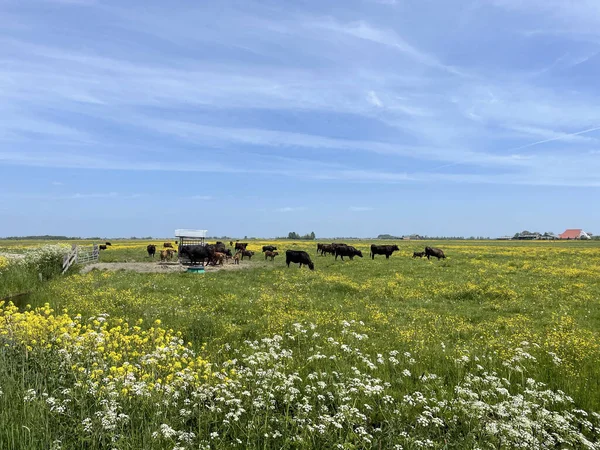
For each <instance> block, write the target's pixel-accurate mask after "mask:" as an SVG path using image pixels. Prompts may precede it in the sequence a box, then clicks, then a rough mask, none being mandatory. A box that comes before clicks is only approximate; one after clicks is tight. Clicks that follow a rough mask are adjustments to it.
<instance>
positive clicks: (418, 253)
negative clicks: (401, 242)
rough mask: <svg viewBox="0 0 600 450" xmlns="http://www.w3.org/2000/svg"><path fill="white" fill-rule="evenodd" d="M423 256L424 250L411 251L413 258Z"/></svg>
mask: <svg viewBox="0 0 600 450" xmlns="http://www.w3.org/2000/svg"><path fill="white" fill-rule="evenodd" d="M423 256H425V252H413V258H422V257H423Z"/></svg>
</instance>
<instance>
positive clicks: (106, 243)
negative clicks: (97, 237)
mask: <svg viewBox="0 0 600 450" xmlns="http://www.w3.org/2000/svg"><path fill="white" fill-rule="evenodd" d="M104 245H108V246H109V247H110V246H111V245H112V244H111V243H110V242H105V243H104Z"/></svg>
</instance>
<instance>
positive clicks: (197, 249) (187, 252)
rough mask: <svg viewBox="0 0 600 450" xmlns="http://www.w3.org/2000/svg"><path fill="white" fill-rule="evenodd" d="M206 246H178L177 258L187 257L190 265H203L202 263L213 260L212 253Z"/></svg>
mask: <svg viewBox="0 0 600 450" xmlns="http://www.w3.org/2000/svg"><path fill="white" fill-rule="evenodd" d="M207 247H208V246H206V245H180V246H179V258H181V257H182V256H183V257H187V258H188V259H189V260H190V262H191V263H192V265H196V264H198V263H202V264H204V261H205V260H206V259H207V258H208V259H212V258H213V253H211V251H210V250H209V249H208V248H207Z"/></svg>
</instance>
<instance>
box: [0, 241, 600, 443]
mask: <svg viewBox="0 0 600 450" xmlns="http://www.w3.org/2000/svg"><path fill="white" fill-rule="evenodd" d="M269 243H273V241H270V242H269ZM378 243H379V242H378ZM20 244H21V246H19V243H17V244H13V248H21V247H24V246H25V245H27V244H26V243H20ZM147 244H148V242H140V241H135V242H134V241H118V242H115V241H113V246H112V247H111V248H109V249H108V250H107V251H105V252H102V254H101V261H104V262H116V261H138V262H143V261H147V260H148V257H147V255H146V251H145V247H146V245H147ZM263 244H265V243H264V242H251V245H250V247H249V248H250V249H252V250H254V251H256V252H257V255H256V260H255V258H253V261H252V264H253V267H254V268H253V269H252V270H241V271H224V272H215V273H206V274H203V275H198V274H187V273H178V274H146V273H144V274H141V273H132V272H125V271H120V272H106V271H104V272H100V271H92V272H90V273H87V274H85V275H71V276H68V277H60V278H56V279H53V280H52V281H50V282H48V283H46V284H44V285H43V286H41V287H36V288H35V290H34V292H33V293H32V294H31V296H30V297H29V299H28V300H29V303H30V304H31V307H30V308H27V309H26V310H24V311H23V310H21V311H19V310H16V309H15V308H10V307H5V308H4V310H3V312H2V313H1V314H0V342H4V343H5V345H4V346H3V348H4V350H3V351H2V353H0V392H1V394H0V443H2V445H0V447H1V448H3V449H4V448H7V449H13V448H14V449H16V448H40V449H41V448H49V446H50V445H55V447H56V448H61V446H62V448H111V446H112V447H114V448H123V449H133V448H145V449H146V448H147V449H150V448H157V449H159V448H161V449H162V448H232V447H238V448H348V449H350V448H477V447H478V448H482V449H483V448H514V447H515V446H524V447H527V448H551V447H552V448H600V446H599V444H598V441H600V431H599V428H600V416H599V415H598V414H596V413H595V412H597V411H600V365H599V364H598V362H599V361H600V308H599V306H600V283H598V276H599V274H600V245H599V244H598V243H595V242H523V243H521V242H512V241H511V242H494V241H489V242H487V241H472V242H469V241H452V242H451V241H444V242H423V241H418V242H417V241H412V242H401V243H399V247H400V251H399V252H397V253H395V254H394V256H392V257H391V258H390V260H386V259H385V257H383V256H377V257H376V258H375V260H371V259H370V258H368V253H369V250H368V248H369V245H370V242H355V243H353V245H355V246H356V247H357V248H359V249H361V250H362V251H363V254H364V256H365V257H364V258H362V259H360V258H356V259H355V260H354V261H343V262H342V261H339V260H338V261H334V258H333V257H331V256H328V257H320V256H317V255H316V243H312V242H311V243H306V242H287V241H285V242H275V245H277V246H278V247H279V249H280V251H281V250H283V251H281V253H284V250H285V249H287V248H294V249H303V250H306V251H308V252H309V253H310V254H311V257H312V258H313V261H314V262H315V266H316V267H315V270H314V271H309V270H308V269H306V268H303V269H298V267H297V266H296V267H291V268H289V269H288V268H286V267H285V256H284V255H280V256H279V257H277V258H276V260H275V262H273V263H271V262H265V261H264V259H260V256H261V255H260V254H259V253H260V247H261V246H262V245H263ZM425 245H434V246H438V247H441V248H443V249H444V251H445V252H446V255H447V256H448V258H447V259H446V260H441V261H438V260H431V261H427V260H426V259H424V260H421V259H413V258H411V255H412V252H413V251H415V250H417V251H418V250H422V249H423V247H424V246H425ZM160 246H162V241H161V242H160ZM0 248H2V249H3V250H2V251H6V250H5V247H4V244H3V243H2V242H0ZM0 271H1V268H0ZM0 276H1V274H0ZM36 308H38V309H37V310H36ZM24 399H25V401H24ZM52 443H54V444H52Z"/></svg>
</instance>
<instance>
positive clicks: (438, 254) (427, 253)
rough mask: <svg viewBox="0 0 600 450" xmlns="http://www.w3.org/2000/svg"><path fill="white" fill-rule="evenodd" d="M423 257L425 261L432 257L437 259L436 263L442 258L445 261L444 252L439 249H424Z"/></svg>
mask: <svg viewBox="0 0 600 450" xmlns="http://www.w3.org/2000/svg"><path fill="white" fill-rule="evenodd" d="M425 256H427V259H429V257H430V256H433V257H434V258H437V259H438V261H439V260H440V259H442V258H444V259H446V255H444V252H443V251H442V250H440V249H439V248H434V247H425Z"/></svg>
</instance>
